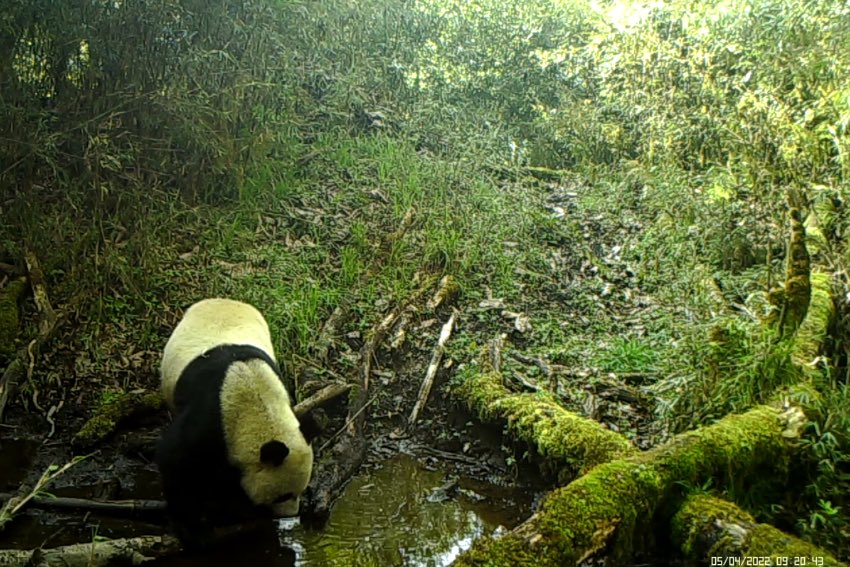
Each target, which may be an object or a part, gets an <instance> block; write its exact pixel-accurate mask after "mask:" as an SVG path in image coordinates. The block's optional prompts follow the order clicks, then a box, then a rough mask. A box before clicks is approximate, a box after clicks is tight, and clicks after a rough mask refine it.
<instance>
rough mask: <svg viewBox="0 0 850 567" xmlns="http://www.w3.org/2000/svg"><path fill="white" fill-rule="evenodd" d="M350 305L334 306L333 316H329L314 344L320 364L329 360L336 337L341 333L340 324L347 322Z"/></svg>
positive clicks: (314, 350)
mask: <svg viewBox="0 0 850 567" xmlns="http://www.w3.org/2000/svg"><path fill="white" fill-rule="evenodd" d="M347 307H348V305H347V304H346V305H345V308H343V306H342V305H337V306H336V308H334V310H333V312H332V313H331V316H330V317H328V318H327V320H326V321H325V324H324V325H322V332H321V333H319V338H318V340H317V341H316V343H315V344H314V346H313V352H314V353H316V360H317V361H318V362H319V364H322V365H323V364H325V363H326V362H327V361H328V353H329V352H330V350H331V347H332V346H333V343H334V339H335V338H336V336H337V335H338V334H339V328H340V326H341V325H342V324H343V323H344V322H345V319H346V318H347V314H348V309H347Z"/></svg>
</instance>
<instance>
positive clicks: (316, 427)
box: [298, 412, 322, 443]
mask: <svg viewBox="0 0 850 567" xmlns="http://www.w3.org/2000/svg"><path fill="white" fill-rule="evenodd" d="M298 423H299V424H300V426H301V434H302V435H303V436H304V439H305V440H306V441H307V443H310V442H312V441H313V439H315V438H316V437H318V436H319V434H320V433H321V432H322V426H321V424H320V423H319V422H318V421H317V420H316V416H314V415H313V412H310V413H307V414H304V415H302V416H299V417H298Z"/></svg>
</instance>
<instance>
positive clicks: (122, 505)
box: [0, 492, 166, 565]
mask: <svg viewBox="0 0 850 567" xmlns="http://www.w3.org/2000/svg"><path fill="white" fill-rule="evenodd" d="M14 497H15V495H14V494H11V493H8V492H0V501H3V502H6V501H9V500H11V499H13V498H14ZM27 506H28V507H29V508H38V509H40V510H83V511H86V512H97V513H100V514H108V515H114V516H140V515H148V514H151V515H163V514H165V512H166V503H165V501H163V500H90V499H88V498H64V497H60V496H33V497H32V498H30V500H29V501H28V502H27ZM0 565H2V563H0Z"/></svg>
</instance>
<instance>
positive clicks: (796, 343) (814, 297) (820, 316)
mask: <svg viewBox="0 0 850 567" xmlns="http://www.w3.org/2000/svg"><path fill="white" fill-rule="evenodd" d="M809 280H810V282H811V299H810V300H809V304H808V309H807V310H806V317H805V318H804V319H803V322H802V323H801V324H800V326H799V328H798V329H797V332H796V333H795V335H794V338H793V347H792V350H791V361H792V362H793V363H794V364H795V365H796V366H797V367H798V368H799V369H800V370H801V371H802V372H803V373H804V374H805V375H807V376H811V371H812V369H813V364H814V362H815V359H816V358H817V356H818V354H819V352H820V349H821V346H822V345H823V342H824V340H825V339H826V336H827V334H828V332H829V324H830V321H831V320H832V317H833V315H834V314H835V305H834V304H833V302H832V279H831V277H830V276H829V274H824V273H822V272H814V273H812V274H811V277H810V278H809Z"/></svg>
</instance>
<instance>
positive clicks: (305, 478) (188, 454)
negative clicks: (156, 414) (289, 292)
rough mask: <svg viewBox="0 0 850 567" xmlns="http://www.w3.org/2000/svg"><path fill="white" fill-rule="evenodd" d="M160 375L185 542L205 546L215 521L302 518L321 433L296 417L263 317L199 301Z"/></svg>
mask: <svg viewBox="0 0 850 567" xmlns="http://www.w3.org/2000/svg"><path fill="white" fill-rule="evenodd" d="M161 378H162V393H163V396H164V397H165V400H166V402H167V403H168V405H169V407H170V408H171V410H172V413H173V416H174V419H173V422H172V424H171V425H170V426H169V427H168V429H167V430H166V431H165V433H164V434H163V436H162V439H161V440H160V443H159V445H158V447H157V459H156V460H157V465H158V466H159V469H160V473H161V476H162V483H163V492H164V494H165V497H166V501H167V502H168V509H169V512H170V515H171V517H172V520H173V522H174V527H175V529H176V532H177V535H178V536H179V537H180V539H181V540H182V541H183V543H184V544H185V545H187V546H188V547H202V546H203V545H205V543H206V538H208V537H209V535H210V525H211V524H212V523H216V522H217V521H223V520H231V521H232V520H238V519H242V518H243V517H248V515H249V514H254V513H256V512H258V511H261V510H265V511H267V512H271V514H272V515H274V516H294V515H296V514H297V513H298V507H299V497H300V496H301V494H302V492H303V491H304V489H305V488H306V487H307V483H308V482H309V480H310V475H311V472H312V468H313V450H312V448H311V446H310V442H311V441H312V439H313V438H314V437H315V436H316V435H317V434H318V432H319V430H318V427H317V426H316V424H315V421H313V419H312V418H311V417H310V416H306V417H302V418H301V420H300V421H299V419H298V418H297V417H296V416H295V414H294V413H293V411H292V406H293V404H294V401H295V400H294V396H292V395H290V393H289V392H287V389H286V387H285V385H284V383H283V379H282V376H281V372H280V369H279V367H278V364H277V361H276V360H275V356H274V349H273V347H272V344H271V336H270V333H269V327H268V324H267V323H266V321H265V319H264V318H263V316H262V315H261V314H260V312H259V311H257V310H256V309H255V308H254V307H252V306H250V305H248V304H246V303H242V302H239V301H234V300H231V299H205V300H203V301H200V302H198V303H196V304H194V305H192V306H191V307H190V308H189V309H188V310H187V311H186V313H185V315H184V316H183V319H182V320H181V321H180V323H179V324H178V325H177V327H176V328H175V329H174V332H173V333H172V334H171V338H169V340H168V343H167V344H166V345H165V351H164V352H163V358H162V365H161Z"/></svg>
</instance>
